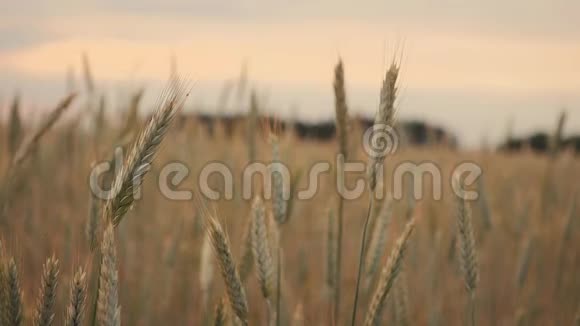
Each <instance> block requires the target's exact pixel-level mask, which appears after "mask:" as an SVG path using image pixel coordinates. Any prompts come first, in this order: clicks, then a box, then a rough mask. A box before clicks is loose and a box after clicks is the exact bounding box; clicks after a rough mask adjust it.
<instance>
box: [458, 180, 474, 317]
mask: <svg viewBox="0 0 580 326" xmlns="http://www.w3.org/2000/svg"><path fill="white" fill-rule="evenodd" d="M453 182H454V184H455V189H456V190H459V193H458V194H457V200H456V205H457V210H456V215H457V218H456V220H457V232H458V238H459V246H460V256H461V257H460V258H461V269H462V270H463V274H464V279H465V288H466V289H467V292H468V293H469V297H470V298H469V307H468V310H469V313H468V314H469V316H470V318H471V325H475V290H476V288H477V281H478V279H479V271H478V267H477V253H476V248H475V235H474V232H473V222H472V217H471V209H470V207H469V205H468V203H467V201H466V199H465V191H464V185H463V184H462V182H461V180H460V179H459V176H457V175H456V176H455V177H454V179H453Z"/></svg>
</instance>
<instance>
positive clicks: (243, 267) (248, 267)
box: [238, 214, 254, 282]
mask: <svg viewBox="0 0 580 326" xmlns="http://www.w3.org/2000/svg"><path fill="white" fill-rule="evenodd" d="M250 215H251V214H250ZM252 220H253V218H252V216H249V217H248V219H247V220H246V225H245V229H244V236H243V239H242V257H241V261H240V264H239V266H238V270H239V271H240V280H242V282H245V281H246V279H247V278H248V276H249V275H250V273H251V272H252V269H253V268H254V253H253V252H252Z"/></svg>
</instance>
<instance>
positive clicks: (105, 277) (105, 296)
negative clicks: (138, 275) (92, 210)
mask: <svg viewBox="0 0 580 326" xmlns="http://www.w3.org/2000/svg"><path fill="white" fill-rule="evenodd" d="M101 257H102V258H101V259H102V260H101V271H100V276H99V294H98V300H97V321H98V324H99V325H100V326H118V325H120V323H121V308H120V307H119V306H118V303H119V298H118V290H119V276H118V273H117V250H116V249H115V235H114V230H113V225H112V224H111V223H109V225H108V226H107V227H106V229H105V232H104V235H103V241H102V244H101Z"/></svg>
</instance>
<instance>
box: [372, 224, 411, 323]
mask: <svg viewBox="0 0 580 326" xmlns="http://www.w3.org/2000/svg"><path fill="white" fill-rule="evenodd" d="M414 228H415V219H414V218H411V220H409V222H407V225H406V226H405V230H404V231H403V233H402V234H401V236H400V237H399V239H397V242H396V243H395V246H394V247H393V249H392V250H391V254H390V255H389V259H388V260H387V263H386V265H385V266H384V267H383V271H382V273H381V277H380V279H379V283H378V285H377V288H376V290H375V293H374V294H373V297H372V300H371V304H370V306H369V310H368V312H367V315H366V317H365V322H364V325H365V326H371V325H375V324H376V322H377V318H378V317H379V316H380V315H381V309H382V307H383V306H384V301H385V299H386V298H387V296H388V295H389V292H390V290H391V288H392V287H393V284H394V282H395V280H396V278H397V274H398V273H399V271H400V269H401V267H402V265H403V258H404V256H405V249H406V248H407V244H408V241H409V238H410V236H411V234H412V233H413V230H414Z"/></svg>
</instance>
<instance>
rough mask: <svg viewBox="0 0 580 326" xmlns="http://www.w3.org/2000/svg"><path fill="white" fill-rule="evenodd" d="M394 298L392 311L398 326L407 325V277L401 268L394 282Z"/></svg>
mask: <svg viewBox="0 0 580 326" xmlns="http://www.w3.org/2000/svg"><path fill="white" fill-rule="evenodd" d="M394 291H395V297H394V298H395V300H393V301H394V306H395V309H394V313H395V321H396V323H397V325H398V326H408V325H410V324H411V323H410V322H409V316H410V314H409V297H408V291H407V277H406V275H405V271H404V270H401V272H400V273H399V276H398V277H397V281H396V282H395V289H394Z"/></svg>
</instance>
